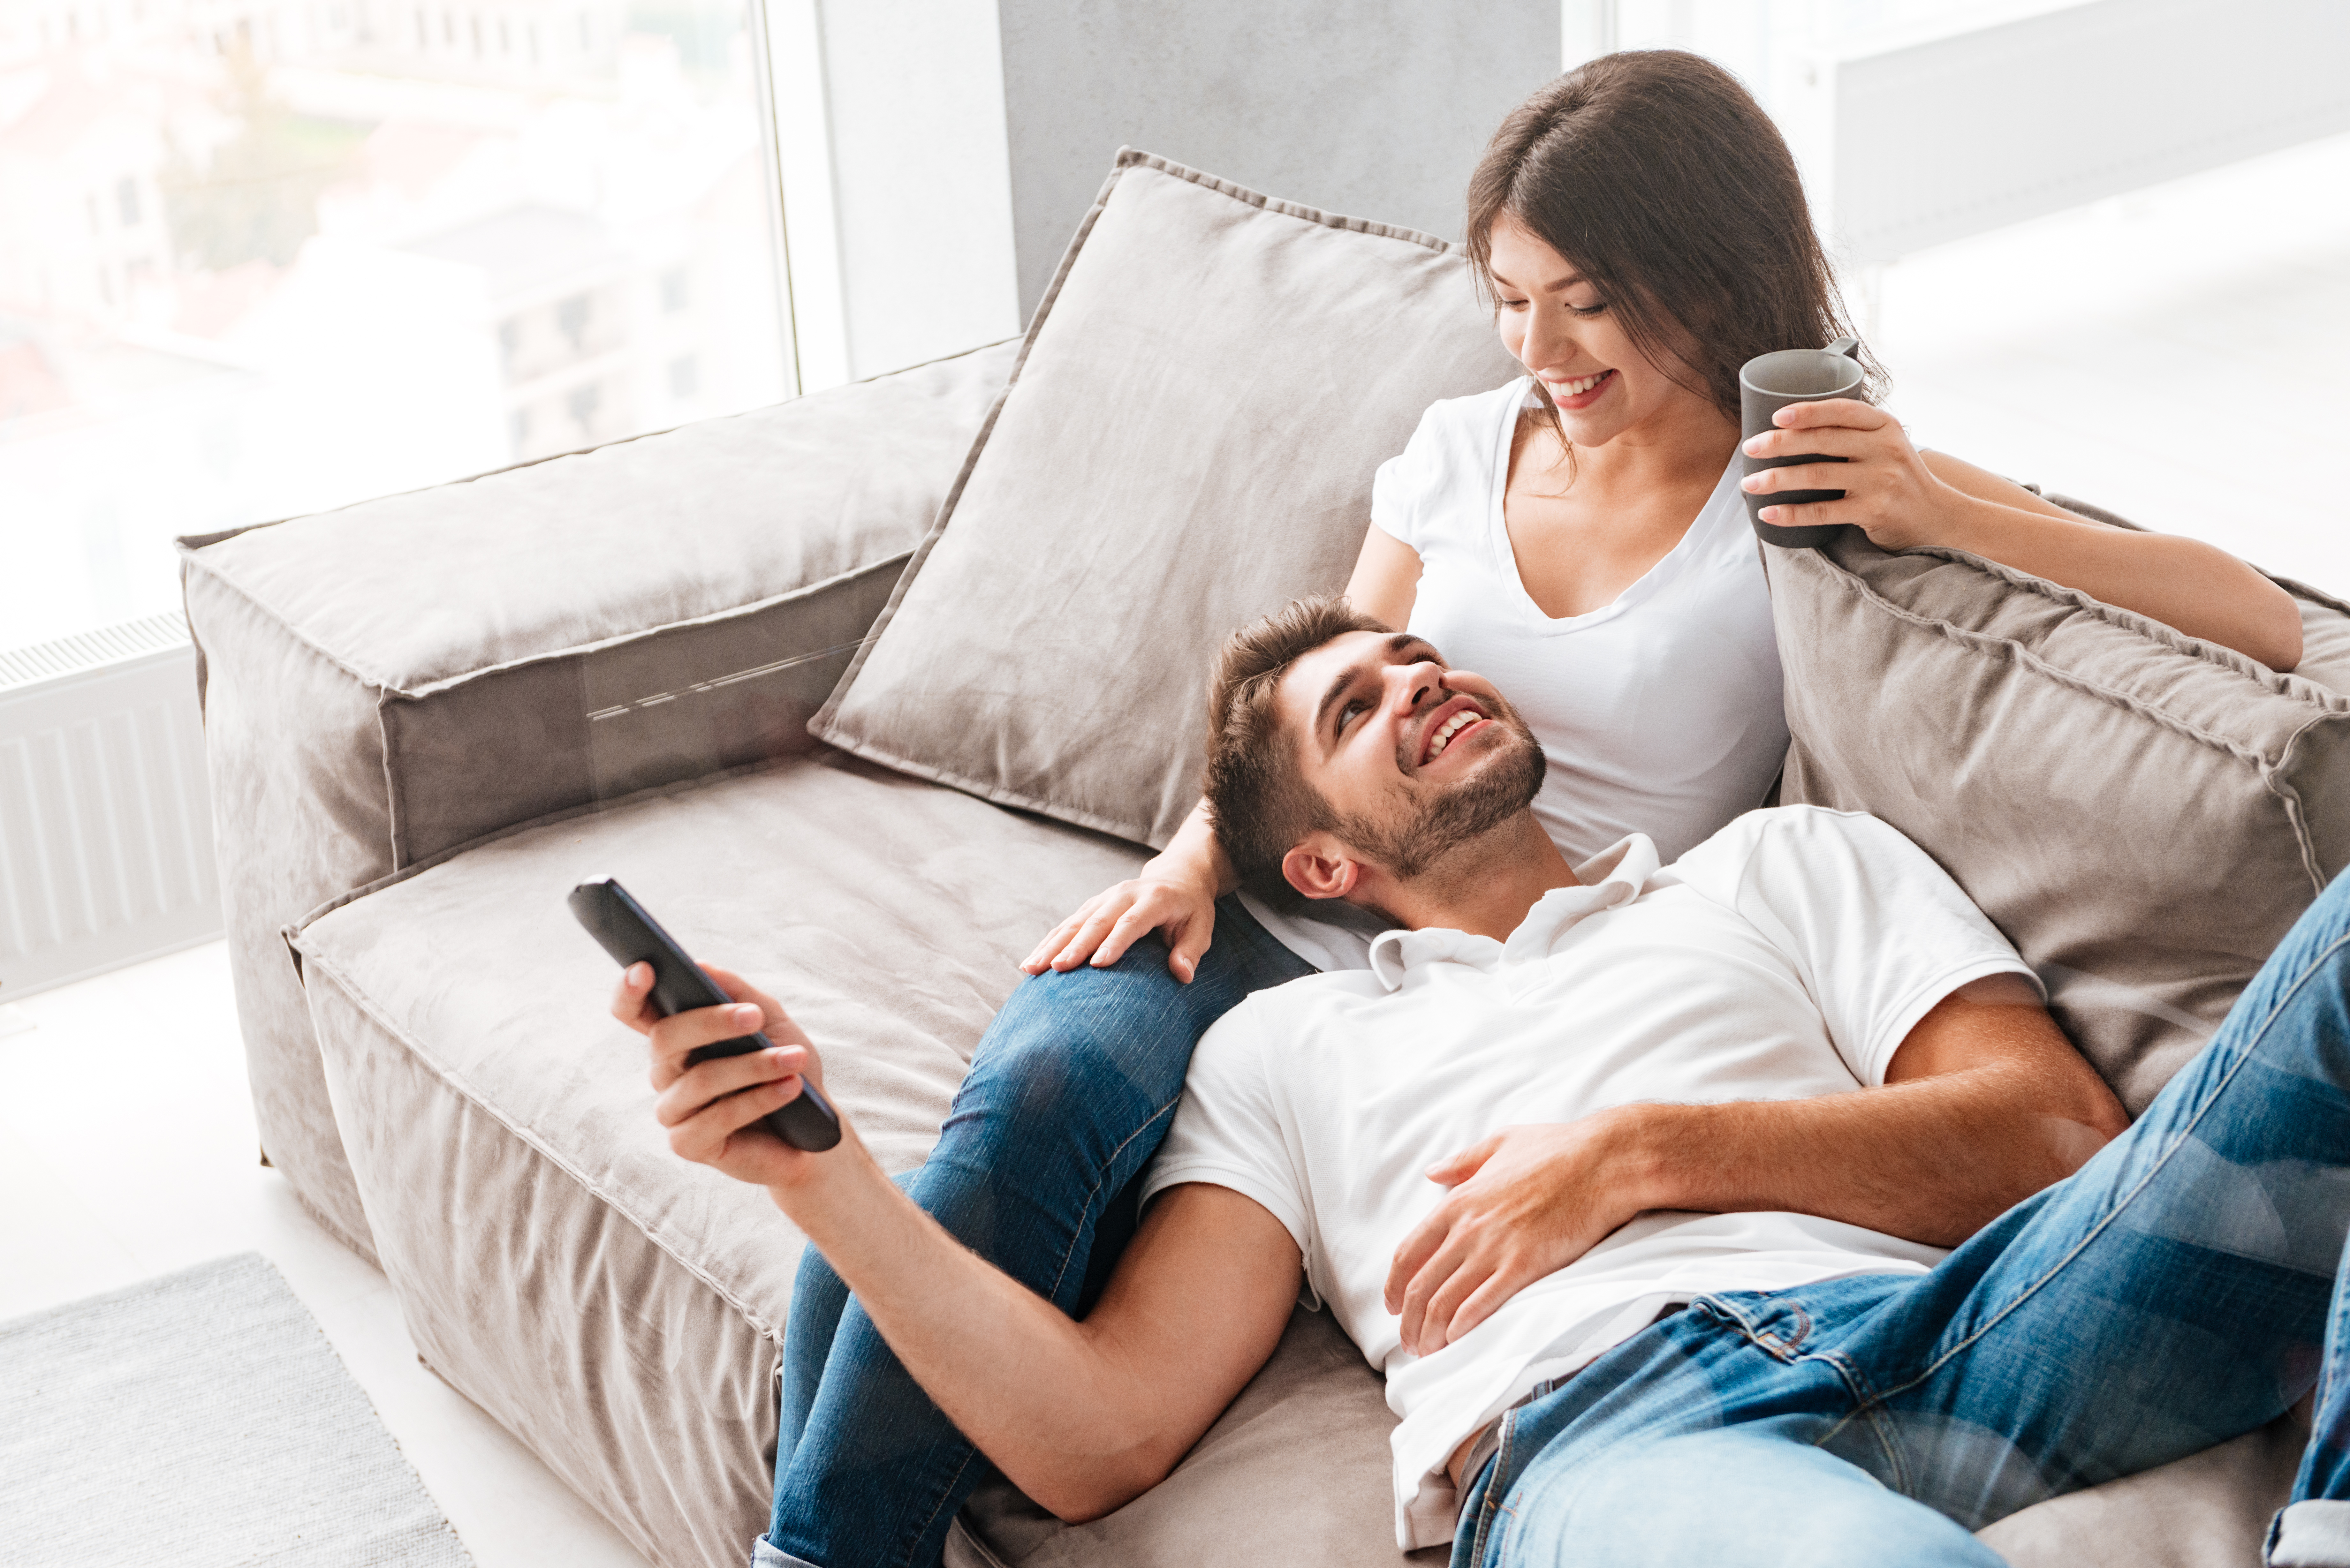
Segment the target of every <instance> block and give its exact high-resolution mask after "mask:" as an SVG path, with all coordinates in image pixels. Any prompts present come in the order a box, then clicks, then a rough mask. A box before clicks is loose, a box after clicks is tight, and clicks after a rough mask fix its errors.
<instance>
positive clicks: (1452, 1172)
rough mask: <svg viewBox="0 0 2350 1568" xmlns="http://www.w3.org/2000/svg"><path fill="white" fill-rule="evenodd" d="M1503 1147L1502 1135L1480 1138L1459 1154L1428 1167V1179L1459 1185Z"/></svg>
mask: <svg viewBox="0 0 2350 1568" xmlns="http://www.w3.org/2000/svg"><path fill="white" fill-rule="evenodd" d="M1499 1147H1502V1135H1501V1134H1500V1133H1495V1134H1493V1135H1492V1137H1484V1138H1480V1139H1478V1140H1477V1141H1476V1142H1475V1143H1472V1144H1471V1145H1470V1146H1469V1147H1467V1148H1464V1149H1462V1150H1461V1152H1460V1153H1459V1154H1455V1155H1448V1156H1447V1157H1445V1158H1442V1159H1440V1160H1438V1161H1437V1162H1436V1163H1435V1164H1434V1165H1431V1166H1430V1167H1429V1168H1428V1179H1429V1180H1430V1181H1433V1182H1435V1183H1437V1184H1438V1185H1439V1186H1441V1187H1458V1186H1460V1185H1461V1183H1462V1182H1464V1181H1466V1180H1468V1179H1470V1178H1471V1177H1472V1176H1474V1175H1476V1174H1477V1173H1478V1172H1479V1171H1480V1170H1482V1169H1483V1168H1484V1167H1485V1162H1486V1161H1487V1160H1489V1159H1491V1158H1493V1151H1494V1150H1495V1149H1497V1148H1499Z"/></svg>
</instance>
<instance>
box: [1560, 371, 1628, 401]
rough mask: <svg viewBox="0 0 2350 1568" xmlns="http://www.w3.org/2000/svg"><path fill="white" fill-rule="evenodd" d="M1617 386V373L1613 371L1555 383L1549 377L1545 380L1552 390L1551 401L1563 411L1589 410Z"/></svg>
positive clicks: (1599, 372)
mask: <svg viewBox="0 0 2350 1568" xmlns="http://www.w3.org/2000/svg"><path fill="white" fill-rule="evenodd" d="M1615 384H1616V372H1615V371H1613V370H1601V371H1598V372H1596V374H1593V375H1589V376H1577V377H1575V378H1574V379H1571V380H1565V381H1555V380H1553V379H1550V378H1549V377H1547V376H1545V377H1544V378H1543V385H1544V386H1545V387H1547V388H1549V389H1550V397H1551V401H1553V402H1555V403H1556V404H1557V405H1558V406H1559V407H1560V408H1562V409H1587V408H1589V407H1590V406H1591V405H1592V404H1594V403H1596V402H1597V401H1598V400H1600V398H1601V397H1602V396H1603V395H1605V394H1606V392H1607V389H1608V388H1609V387H1612V386H1614V385H1615Z"/></svg>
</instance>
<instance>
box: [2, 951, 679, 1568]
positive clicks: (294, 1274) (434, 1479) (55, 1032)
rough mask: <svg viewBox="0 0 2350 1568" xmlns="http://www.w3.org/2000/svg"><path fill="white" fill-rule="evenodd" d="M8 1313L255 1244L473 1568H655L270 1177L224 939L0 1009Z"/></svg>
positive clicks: (366, 1268)
mask: <svg viewBox="0 0 2350 1568" xmlns="http://www.w3.org/2000/svg"><path fill="white" fill-rule="evenodd" d="M26 1023H30V1024H31V1025H32V1027H30V1028H22V1027H21V1025H24V1024H26ZM12 1026H15V1027H16V1032H14V1033H10V1032H8V1031H10V1030H11V1028H12ZM0 1083H5V1084H6V1085H8V1088H7V1093H6V1096H5V1100H0V1319H5V1318H10V1317H15V1316H16V1315H18V1314H22V1313H27V1312H32V1311H35V1310H36V1309H38V1308H41V1307H45V1306H51V1305H55V1304H57V1303H62V1302H68V1301H72V1300H74V1299H76V1298H77V1297H80V1296H85V1295H89V1294H92V1293H96V1292H99V1291H108V1290H113V1289H115V1288H116V1287H118V1286H121V1285H127V1284H131V1283H133V1282H137V1281H140V1280H143V1279H148V1278H151V1276H153V1275H156V1274H161V1273H165V1272H170V1271H172V1270H173V1269H179V1268H184V1267H186V1266H187V1265H189V1264H191V1263H198V1262H203V1261H205V1260H206V1259H210V1258H217V1257H221V1256H223V1255H224V1254H227V1253H231V1252H245V1251H257V1252H259V1253H261V1254H262V1255H263V1256H264V1257H265V1258H267V1259H268V1260H269V1261H270V1262H273V1263H275V1264H276V1265H277V1268H278V1270H279V1272H282V1273H283V1274H284V1275H285V1276H286V1281H287V1282H288V1283H290V1284H291V1285H292V1286H293V1287H294V1291H295V1293H296V1294H297V1295H299V1296H300V1297H301V1298H302V1301H303V1303H304V1304H306V1305H307V1306H308V1307H309V1309H310V1311H311V1313H312V1314H313V1315H315V1316H316V1317H317V1320H318V1323H319V1324H320V1326H321V1327H323V1328H324V1329H325V1330H326V1333H327V1337H328V1339H329V1340H331V1341H333V1343H334V1346H335V1348H336V1350H337V1351H338V1352H339V1353H340V1354H341V1355H342V1358H343V1361H344V1363H345V1365H347V1366H349V1367H350V1369H351V1375H352V1376H355V1377H357V1378H358V1379H359V1385H360V1386H361V1387H363V1388H365V1389H366V1390H367V1392H368V1397H369V1398H371V1399H372V1400H374V1401H375V1407H376V1410H377V1412H378V1413H379V1414H380V1415H381V1416H382V1417H383V1421H384V1425H385V1426H386V1427H388V1428H390V1430H391V1434H392V1436H393V1437H394V1438H398V1439H399V1441H400V1449H401V1451H402V1452H404V1453H405V1454H406V1455H407V1456H408V1459H409V1462H410V1463H411V1464H413V1465H414V1466H415V1467H416V1469H417V1473H418V1474H419V1475H421V1477H422V1478H423V1480H424V1484H425V1486H426V1487H427V1488H428V1489H430V1490H431V1491H432V1495H433V1497H434V1498H435V1499H436V1500H438V1501H439V1502H440V1504H441V1507H442V1511H443V1512H445V1513H446V1514H447V1515H448V1516H449V1520H450V1522H451V1523H452V1524H453V1525H455V1526H456V1529H457V1533H458V1535H459V1536H460V1537H461V1538H463V1541H464V1542H465V1544H466V1546H467V1547H468V1548H470V1549H471V1550H472V1552H473V1560H474V1562H475V1563H478V1564H480V1568H545V1565H549V1564H556V1563H560V1564H562V1565H563V1568H644V1562H645V1560H644V1559H643V1558H642V1557H640V1556H639V1555H638V1554H637V1552H635V1551H634V1550H633V1549H632V1548H630V1547H629V1544H628V1542H625V1541H623V1540H622V1539H621V1538H620V1536H619V1533H618V1532H616V1531H614V1530H613V1529H612V1527H611V1526H610V1525H608V1524H607V1523H606V1522H605V1521H604V1520H603V1519H602V1517H601V1516H599V1515H598V1513H597V1512H596V1511H595V1510H594V1509H592V1508H590V1507H589V1506H588V1505H587V1502H586V1501H583V1500H582V1499H581V1498H579V1497H578V1496H577V1495H576V1494H575V1493H573V1492H572V1491H571V1490H569V1489H568V1488H567V1487H566V1486H565V1485H564V1484H563V1483H562V1482H561V1481H559V1480H556V1478H555V1476H554V1474H553V1473H552V1472H551V1471H549V1470H548V1469H546V1466H545V1465H542V1464H541V1463H539V1461H538V1460H537V1459H536V1458H535V1457H533V1456H532V1455H531V1453H530V1452H529V1450H527V1449H525V1448H524V1447H523V1446H522V1445H521V1444H520V1443H518V1442H516V1441H515V1439H514V1438H511V1437H509V1436H507V1435H506V1432H505V1430H504V1428H501V1427H500V1426H498V1425H497V1423H496V1422H494V1421H493V1420H491V1419H490V1417H488V1416H486V1415H484V1413H483V1412H482V1410H481V1408H480V1407H477V1406H475V1405H474V1404H473V1403H472V1402H471V1401H470V1400H467V1399H465V1398H464V1397H462V1396H461V1395H459V1394H457V1393H456V1392H454V1391H453V1390H452V1389H451V1388H450V1387H449V1386H448V1385H447V1384H445V1383H442V1381H441V1380H440V1379H439V1378H438V1377H436V1376H433V1375H432V1373H431V1372H428V1371H426V1370H425V1368H424V1367H423V1366H421V1364H420V1363H419V1362H418V1361H417V1359H416V1349H415V1346H414V1345H411V1343H410V1342H409V1338H408V1331H407V1329H406V1328H405V1327H404V1326H403V1325H402V1324H401V1323H400V1303H398V1302H397V1301H395V1300H394V1299H393V1298H392V1293H391V1286H390V1283H389V1282H387V1281H386V1280H385V1279H384V1277H383V1275H382V1274H380V1273H379V1272H376V1270H375V1269H374V1268H373V1267H372V1266H370V1265H369V1264H368V1263H365V1262H361V1261H360V1260H359V1258H358V1257H356V1256H354V1255H353V1254H352V1253H350V1252H349V1251H346V1250H345V1249H344V1248H343V1246H342V1245H341V1244H340V1243H339V1242H338V1241H334V1240H333V1239H332V1238H331V1237H329V1236H328V1234H327V1233H326V1231H322V1230H321V1229H319V1227H318V1225H317V1222H316V1221H314V1220H311V1219H310V1217H309V1215H308V1214H307V1213H306V1212H305V1211H304V1210H302V1208H301V1207H300V1205H298V1204H297V1203H296V1202H295V1200H294V1198H293V1195H292V1194H291V1193H290V1192H289V1191H288V1190H287V1189H286V1183H285V1182H284V1181H283V1180H282V1179H279V1178H278V1176H277V1174H276V1172H274V1171H271V1170H266V1169H264V1168H262V1166H261V1164H260V1161H259V1158H258V1154H257V1150H258V1147H259V1145H258V1143H257V1142H256V1141H255V1136H254V1130H253V1109H252V1106H251V1103H250V1101H249V1100H248V1099H247V1097H246V1094H245V1081H244V1044H243V1042H242V1041H241V1039H240V1038H239V1037H238V1034H237V1028H236V1009H235V1003H234V999H233V997H232V995H231V993H230V990H229V977H228V954H227V949H226V947H225V946H224V944H223V943H220V942H212V943H208V944H206V945H205V946H203V947H200V948H192V949H189V950H186V951H184V952H179V953H174V954H172V955H171V956H169V957H166V958H160V959H156V960H153V961H150V962H147V963H143V964H138V965H135V966H133V967H131V968H130V969H124V970H118V971H115V972H114V973H112V974H109V975H105V976H102V977H100V978H99V979H97V980H91V981H82V982H81V983H80V984H78V985H70V986H64V987H60V988H59V989H57V990H56V991H51V992H43V993H42V994H40V995H38V996H35V997H31V998H29V999H27V1000H26V1001H24V1002H17V1003H16V1004H15V1005H13V1006H11V1007H7V1008H0ZM0 1555H5V1552H0Z"/></svg>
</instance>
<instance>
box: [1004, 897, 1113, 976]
mask: <svg viewBox="0 0 2350 1568" xmlns="http://www.w3.org/2000/svg"><path fill="white" fill-rule="evenodd" d="M1101 897H1102V896H1101V895H1100V894H1099V893H1097V894H1095V895H1094V896H1093V897H1092V898H1087V900H1086V901H1085V902H1084V903H1082V904H1079V905H1078V906H1077V912H1076V914H1074V915H1071V916H1070V917H1069V918H1068V919H1066V920H1063V921H1062V922H1061V923H1060V924H1059V925H1057V926H1055V927H1054V928H1053V929H1051V930H1049V931H1046V932H1045V940H1043V941H1041V942H1038V943H1037V944H1036V946H1035V950H1033V951H1032V952H1030V953H1029V955H1028V956H1027V957H1026V958H1024V959H1022V960H1021V961H1020V967H1021V968H1022V969H1024V970H1026V971H1028V972H1029V973H1030V974H1042V973H1043V972H1044V971H1045V966H1046V965H1048V964H1050V963H1051V962H1052V961H1053V955H1054V954H1055V953H1056V952H1059V951H1060V950H1062V949H1063V948H1065V947H1066V946H1068V944H1069V939H1070V938H1071V937H1073V936H1076V934H1077V928H1078V927H1080V926H1082V925H1084V924H1085V923H1086V917H1087V915H1090V914H1092V913H1093V909H1094V906H1095V905H1096V904H1098V903H1100V902H1101Z"/></svg>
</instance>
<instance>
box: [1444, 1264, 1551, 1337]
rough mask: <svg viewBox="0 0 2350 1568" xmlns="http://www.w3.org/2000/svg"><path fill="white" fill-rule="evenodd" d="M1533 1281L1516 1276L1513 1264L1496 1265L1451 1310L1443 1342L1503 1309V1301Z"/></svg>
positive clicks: (1517, 1274) (1464, 1332)
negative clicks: (1497, 1267)
mask: <svg viewBox="0 0 2350 1568" xmlns="http://www.w3.org/2000/svg"><path fill="white" fill-rule="evenodd" d="M1531 1283H1533V1282H1532V1281H1531V1280H1526V1279H1522V1278H1520V1277H1519V1273H1518V1271H1517V1270H1516V1269H1515V1268H1514V1267H1503V1268H1499V1269H1495V1270H1494V1271H1493V1272H1492V1273H1490V1274H1488V1275H1486V1276H1485V1279H1484V1282H1483V1283H1482V1284H1480V1285H1479V1286H1478V1287H1477V1288H1476V1289H1475V1290H1473V1291H1471V1292H1470V1293H1469V1297H1468V1299H1467V1300H1466V1301H1463V1302H1462V1303H1461V1304H1460V1306H1458V1307H1456V1308H1455V1309H1454V1310H1453V1313H1452V1325H1451V1327H1450V1328H1448V1329H1447V1330H1445V1334H1446V1343H1447V1344H1450V1343H1451V1341H1453V1340H1456V1339H1459V1338H1460V1337H1461V1335H1462V1334H1467V1333H1468V1332H1469V1331H1470V1330H1471V1329H1472V1328H1475V1327H1476V1326H1477V1325H1478V1324H1481V1323H1483V1322H1484V1321H1485V1320H1486V1319H1487V1318H1489V1317H1491V1316H1492V1315H1493V1314H1495V1313H1497V1312H1499V1311H1501V1310H1502V1303H1504V1302H1506V1301H1508V1300H1509V1299H1510V1298H1511V1297H1512V1296H1513V1295H1516V1294H1517V1293H1519V1292H1520V1291H1522V1290H1523V1289H1525V1288H1526V1286H1527V1285H1529V1284H1531Z"/></svg>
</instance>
